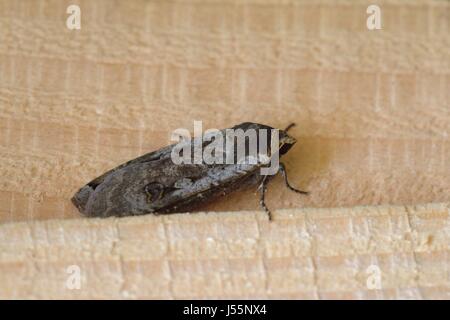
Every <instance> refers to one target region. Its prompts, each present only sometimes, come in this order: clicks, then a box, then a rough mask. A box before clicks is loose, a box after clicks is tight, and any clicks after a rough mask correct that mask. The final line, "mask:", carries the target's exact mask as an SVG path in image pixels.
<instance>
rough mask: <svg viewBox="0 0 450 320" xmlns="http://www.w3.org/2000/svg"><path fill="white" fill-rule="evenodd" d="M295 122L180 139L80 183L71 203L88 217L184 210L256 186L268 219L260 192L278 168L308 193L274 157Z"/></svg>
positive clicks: (287, 142)
mask: <svg viewBox="0 0 450 320" xmlns="http://www.w3.org/2000/svg"><path fill="white" fill-rule="evenodd" d="M293 125H294V124H291V125H289V126H288V127H287V128H286V129H284V130H277V129H274V128H272V127H269V126H266V125H262V124H258V123H251V122H245V123H241V124H239V125H236V126H234V127H232V128H229V129H223V130H216V131H213V132H212V133H211V132H209V133H208V134H206V133H205V134H204V135H202V136H200V137H195V138H187V139H184V140H182V141H181V142H179V143H177V144H172V145H169V146H167V147H164V148H161V149H159V150H156V151H154V152H150V153H147V154H145V155H143V156H140V157H138V158H136V159H134V160H130V161H128V162H126V163H124V164H122V165H119V166H118V167H116V168H114V169H112V170H110V171H108V172H106V173H104V174H103V175H101V176H99V177H97V178H96V179H94V180H92V181H91V182H89V183H88V184H87V185H85V186H84V187H82V188H81V189H80V190H79V191H78V192H77V193H76V194H75V195H74V196H73V198H72V202H73V204H74V205H75V206H76V207H77V208H78V210H79V211H80V212H81V213H82V214H84V215H86V216H91V217H109V216H131V215H143V214H149V213H153V214H167V213H176V212H188V211H191V210H193V209H196V208H198V207H199V206H200V205H202V204H204V203H205V202H209V201H212V200H214V199H216V198H217V197H220V196H225V195H227V194H229V193H230V192H233V191H237V190H241V189H242V188H245V187H250V186H254V187H255V186H259V188H258V189H259V190H260V192H261V198H260V205H261V207H262V208H263V209H264V210H265V211H266V213H267V214H268V217H269V219H272V215H271V213H270V211H269V209H268V208H267V207H266V205H265V202H264V195H265V192H266V187H267V183H268V181H269V180H270V179H271V178H272V177H274V176H275V174H278V173H281V174H282V175H283V177H284V181H285V184H286V186H287V187H288V188H289V189H291V190H292V191H295V192H297V193H300V194H307V192H305V191H301V190H297V189H295V188H293V187H292V186H291V185H290V184H289V182H288V178H287V174H286V169H285V166H284V164H283V163H281V162H279V161H278V159H279V158H280V157H282V156H283V155H284V154H286V153H287V152H288V151H289V149H290V148H291V147H292V146H293V145H294V144H295V143H296V139H295V138H293V137H291V136H289V135H288V134H287V131H288V130H289V129H290V128H291V127H292V126H293ZM238 133H239V134H238ZM199 150H200V151H199ZM274 163H275V165H276V166H275V167H274V166H273V164H274ZM273 168H275V169H274V170H272V169H273ZM264 170H266V171H264ZM270 170H272V172H270Z"/></svg>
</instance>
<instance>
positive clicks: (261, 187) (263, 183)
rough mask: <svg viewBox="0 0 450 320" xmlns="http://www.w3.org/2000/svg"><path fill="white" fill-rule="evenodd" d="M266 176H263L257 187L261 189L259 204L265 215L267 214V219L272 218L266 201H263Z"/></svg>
mask: <svg viewBox="0 0 450 320" xmlns="http://www.w3.org/2000/svg"><path fill="white" fill-rule="evenodd" d="M267 177H268V176H264V178H262V181H261V184H260V185H259V188H258V189H261V198H260V200H259V205H260V206H261V207H262V208H263V209H264V211H265V212H266V213H267V215H268V216H269V221H270V220H272V213H271V212H270V210H269V209H268V208H267V206H266V203H265V201H264V197H265V194H266V190H267V182H268V179H267Z"/></svg>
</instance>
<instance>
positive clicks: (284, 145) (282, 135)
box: [278, 124, 297, 156]
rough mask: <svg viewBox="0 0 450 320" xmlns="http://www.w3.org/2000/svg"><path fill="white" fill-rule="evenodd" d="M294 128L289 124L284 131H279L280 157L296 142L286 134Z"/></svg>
mask: <svg viewBox="0 0 450 320" xmlns="http://www.w3.org/2000/svg"><path fill="white" fill-rule="evenodd" d="M293 126H294V124H290V125H289V126H287V128H286V129H284V130H279V142H280V143H279V147H278V150H279V153H280V156H282V155H284V154H285V153H287V152H288V151H289V149H291V147H292V146H293V145H294V144H295V143H296V142H297V139H295V138H294V137H292V136H290V135H289V134H288V133H287V132H288V130H289V129H290V128H292V127H293Z"/></svg>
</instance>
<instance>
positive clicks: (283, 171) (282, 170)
mask: <svg viewBox="0 0 450 320" xmlns="http://www.w3.org/2000/svg"><path fill="white" fill-rule="evenodd" d="M279 171H280V172H281V174H282V175H283V178H284V183H285V184H286V186H287V187H288V188H289V189H290V190H292V191H294V192H297V193H300V194H308V193H309V192H307V191H302V190H298V189H295V188H294V187H293V186H291V185H290V184H289V181H288V178H287V173H286V167H285V166H284V163H281V162H280V168H279Z"/></svg>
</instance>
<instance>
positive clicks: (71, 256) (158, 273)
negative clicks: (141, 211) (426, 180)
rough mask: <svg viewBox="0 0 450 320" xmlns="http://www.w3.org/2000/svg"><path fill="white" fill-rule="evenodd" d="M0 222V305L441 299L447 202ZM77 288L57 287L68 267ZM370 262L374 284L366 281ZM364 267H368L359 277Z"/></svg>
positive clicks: (449, 220)
mask: <svg viewBox="0 0 450 320" xmlns="http://www.w3.org/2000/svg"><path fill="white" fill-rule="evenodd" d="M274 219H275V220H274V221H273V222H269V221H268V220H267V217H266V216H265V215H264V214H263V213H262V212H255V211H247V212H234V213H232V212H208V213H207V214H205V213H197V214H190V215H182V214H175V215H168V216H159V217H154V216H144V217H133V218H122V219H117V218H116V219H114V218H112V219H111V218H109V219H73V220H47V221H34V222H30V221H28V222H21V223H7V224H3V225H0V283H1V284H2V285H1V290H0V297H1V298H8V299H11V298H40V299H43V298H89V299H100V298H113V299H117V298H130V299H131V298H164V299H170V298H178V299H181V298H295V299H318V298H321V299H334V298H339V299H450V289H449V288H450V282H449V277H448V272H449V270H448V265H449V248H448V244H449V241H450V238H449V231H450V206H449V205H448V204H429V205H422V206H406V207H405V206H378V207H354V208H352V209H345V208H342V209H289V210H280V211H277V212H275V215H274ZM72 265H76V266H77V267H79V268H80V269H79V270H80V276H81V283H80V289H74V290H70V289H69V288H68V287H67V286H66V282H67V281H68V279H69V276H70V274H69V273H68V272H67V268H69V266H72ZM370 266H376V267H377V268H379V270H380V279H381V282H380V287H379V289H373V287H370V286H368V285H367V281H368V278H369V276H370V275H371V274H372V273H371V272H370V269H368V268H369V267H370ZM368 270H369V271H368Z"/></svg>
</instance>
